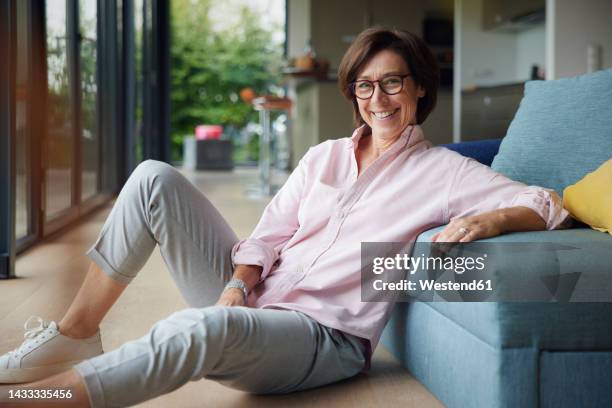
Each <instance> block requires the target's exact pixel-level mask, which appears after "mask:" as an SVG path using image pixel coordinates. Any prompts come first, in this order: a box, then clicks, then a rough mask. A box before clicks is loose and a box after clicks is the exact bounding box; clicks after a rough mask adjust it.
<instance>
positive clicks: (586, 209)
mask: <svg viewBox="0 0 612 408" xmlns="http://www.w3.org/2000/svg"><path fill="white" fill-rule="evenodd" d="M563 206H564V207H565V208H566V209H567V210H568V211H569V212H570V213H571V214H572V216H573V217H574V218H577V219H579V220H580V221H582V222H584V223H585V224H588V225H589V226H590V227H591V228H593V229H596V230H598V231H602V232H607V233H608V234H610V235H612V159H610V160H608V161H607V162H605V163H604V164H602V165H601V166H600V167H599V168H598V169H597V170H595V171H594V172H592V173H589V174H587V175H586V176H584V178H583V179H582V180H580V181H579V182H577V183H576V184H573V185H571V186H567V187H566V188H565V190H563Z"/></svg>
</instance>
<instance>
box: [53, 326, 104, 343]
mask: <svg viewBox="0 0 612 408" xmlns="http://www.w3.org/2000/svg"><path fill="white" fill-rule="evenodd" d="M57 329H58V331H59V332H60V333H61V334H62V335H64V336H66V337H70V338H71V339H87V338H89V337H91V336H94V335H95V334H96V333H97V332H98V328H97V327H96V328H89V327H75V326H71V325H67V324H62V323H61V322H60V323H59V325H58V328H57Z"/></svg>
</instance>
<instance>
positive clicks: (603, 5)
mask: <svg viewBox="0 0 612 408" xmlns="http://www.w3.org/2000/svg"><path fill="white" fill-rule="evenodd" d="M546 7H547V14H548V17H547V18H548V19H549V21H550V26H549V27H548V29H547V35H548V45H549V48H550V50H549V52H548V54H547V66H549V67H550V68H549V70H548V75H547V79H555V78H562V77H568V76H574V75H579V74H584V73H586V72H587V47H588V45H589V44H598V45H600V46H601V47H602V51H603V52H602V68H604V69H605V68H610V67H612V1H611V0H583V1H574V0H547V2H546Z"/></svg>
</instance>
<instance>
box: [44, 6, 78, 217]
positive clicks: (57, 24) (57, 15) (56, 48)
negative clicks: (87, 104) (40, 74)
mask: <svg viewBox="0 0 612 408" xmlns="http://www.w3.org/2000/svg"><path fill="white" fill-rule="evenodd" d="M46 22H47V37H46V38H47V81H48V87H49V88H48V97H47V106H48V112H47V134H48V138H47V145H46V147H47V149H46V150H47V151H46V190H47V191H46V195H45V196H46V202H45V204H46V216H47V218H52V217H53V216H54V215H55V214H57V213H58V212H59V211H61V210H64V209H66V208H69V207H70V205H71V201H72V200H71V198H72V194H71V186H72V173H71V169H72V166H73V157H74V143H73V128H74V122H73V118H74V114H73V112H72V104H71V100H70V80H69V79H70V70H69V66H68V54H67V49H68V46H69V44H68V35H67V29H66V28H67V26H66V1H65V0H47V1H46Z"/></svg>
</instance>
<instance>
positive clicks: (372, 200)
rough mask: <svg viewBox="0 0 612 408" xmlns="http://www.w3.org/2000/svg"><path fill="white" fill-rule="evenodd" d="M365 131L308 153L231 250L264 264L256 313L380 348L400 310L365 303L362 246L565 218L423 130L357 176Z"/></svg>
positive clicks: (542, 196) (238, 257)
mask: <svg viewBox="0 0 612 408" xmlns="http://www.w3.org/2000/svg"><path fill="white" fill-rule="evenodd" d="M362 132H363V127H361V128H359V129H357V130H355V132H354V133H353V136H352V137H351V138H343V139H338V140H328V141H326V142H323V143H321V144H319V145H317V146H314V147H312V148H310V150H309V151H308V152H307V153H306V155H304V157H303V158H302V159H301V160H300V162H299V164H298V166H297V168H296V169H295V170H294V171H293V173H292V174H291V176H290V177H289V179H288V180H287V182H286V183H285V184H284V186H283V187H282V188H281V190H280V191H279V192H278V193H277V194H276V195H275V196H274V198H273V199H272V201H271V202H270V203H269V204H268V206H267V207H266V209H265V210H264V213H263V215H262V217H261V219H260V221H259V223H258V224H257V227H256V228H255V230H254V231H253V233H252V234H251V236H250V237H249V238H248V239H245V240H242V241H240V242H238V243H237V244H236V245H235V246H234V248H233V250H232V261H233V263H234V264H236V265H237V264H248V265H260V266H262V267H263V272H262V274H261V281H260V283H259V284H258V285H257V286H256V287H255V289H254V290H253V291H252V292H251V294H250V295H249V299H248V305H249V306H251V307H256V308H281V309H289V310H297V311H300V312H302V313H305V314H306V315H308V316H310V317H312V318H313V319H314V320H316V321H318V322H319V323H321V324H323V325H325V326H328V327H332V328H335V329H338V330H341V331H343V332H346V333H350V334H353V335H355V336H358V337H361V338H363V339H367V340H369V342H370V350H374V348H375V347H376V344H377V343H378V340H379V338H380V335H381V332H382V330H383V328H384V326H385V324H386V322H387V319H388V317H389V314H390V312H391V309H392V306H393V305H392V304H391V303H385V302H362V301H361V289H360V268H361V242H362V241H367V242H412V241H414V240H415V239H416V237H417V236H418V235H419V234H420V233H421V232H423V231H425V230H428V229H430V228H433V227H436V226H440V225H444V224H446V223H448V222H449V220H451V219H452V218H455V217H464V216H469V215H474V214H478V213H481V212H484V211H489V210H494V209H498V208H505V207H514V206H525V207H529V208H531V209H532V210H534V211H535V212H536V213H538V214H539V215H540V216H541V217H542V218H543V219H544V220H545V221H546V226H547V228H548V229H554V228H555V227H557V226H558V225H559V224H560V223H561V222H563V220H564V219H565V218H566V217H567V216H568V213H567V211H565V210H564V209H563V207H562V204H561V200H560V199H559V196H558V195H557V194H556V193H554V192H553V191H552V190H546V189H543V188H540V187H534V186H529V187H528V186H526V185H524V184H522V183H518V182H515V181H512V180H510V179H508V178H506V177H504V176H503V175H500V174H498V173H496V172H494V171H493V170H491V168H489V167H487V166H485V165H482V164H480V163H478V162H477V161H475V160H472V159H469V158H466V157H464V156H462V155H460V154H458V153H455V152H453V151H451V150H448V149H446V148H443V147H432V145H431V143H429V142H428V141H426V140H425V139H424V137H423V132H422V130H421V128H420V127H419V126H408V128H407V129H406V130H405V131H404V132H403V133H402V135H401V137H400V138H399V139H398V140H397V141H396V142H395V143H394V144H393V145H392V146H391V147H390V148H389V149H387V150H386V151H385V152H384V153H383V154H382V155H381V156H380V157H378V158H377V159H376V160H375V161H374V162H373V163H372V164H371V165H370V166H369V167H367V168H366V169H365V171H363V172H362V174H361V175H359V177H357V160H356V157H355V151H356V147H357V144H358V141H359V139H360V138H361V136H362Z"/></svg>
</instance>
